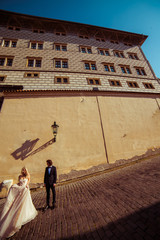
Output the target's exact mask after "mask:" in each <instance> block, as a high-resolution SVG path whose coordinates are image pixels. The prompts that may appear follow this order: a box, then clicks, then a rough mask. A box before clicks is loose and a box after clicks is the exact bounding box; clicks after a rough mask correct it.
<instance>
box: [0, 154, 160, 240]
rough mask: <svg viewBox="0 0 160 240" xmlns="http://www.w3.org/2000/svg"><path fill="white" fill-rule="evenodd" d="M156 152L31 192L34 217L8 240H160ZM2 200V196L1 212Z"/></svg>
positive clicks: (1, 201) (159, 171) (159, 159)
mask: <svg viewBox="0 0 160 240" xmlns="http://www.w3.org/2000/svg"><path fill="white" fill-rule="evenodd" d="M159 189H160V157H159V156H156V157H154V158H152V159H147V160H145V161H142V162H138V163H136V164H132V165H130V166H127V167H125V168H122V169H117V170H115V171H112V172H106V173H102V174H99V175H95V176H91V177H86V179H85V178H83V179H79V181H75V182H74V181H73V182H70V183H67V184H64V185H59V186H57V187H56V193H57V198H56V208H55V209H53V210H52V209H48V210H46V211H44V206H45V204H46V193H45V190H44V189H41V190H37V191H34V192H31V196H32V199H33V203H34V205H35V207H36V209H37V210H38V216H37V217H36V218H35V219H34V220H33V221H31V222H29V223H27V224H26V225H24V226H22V228H21V229H20V231H19V232H17V233H16V234H15V235H14V236H12V237H11V238H10V239H11V240H21V239H23V240H85V239H86V240H141V239H142V240H160V191H159ZM4 202H5V199H0V212H1V211H2V208H3V205H4Z"/></svg>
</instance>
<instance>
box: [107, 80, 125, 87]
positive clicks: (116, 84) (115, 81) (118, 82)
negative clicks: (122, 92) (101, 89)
mask: <svg viewBox="0 0 160 240" xmlns="http://www.w3.org/2000/svg"><path fill="white" fill-rule="evenodd" d="M108 81H109V84H110V85H111V86H115V87H122V85H121V82H120V81H118V80H108Z"/></svg>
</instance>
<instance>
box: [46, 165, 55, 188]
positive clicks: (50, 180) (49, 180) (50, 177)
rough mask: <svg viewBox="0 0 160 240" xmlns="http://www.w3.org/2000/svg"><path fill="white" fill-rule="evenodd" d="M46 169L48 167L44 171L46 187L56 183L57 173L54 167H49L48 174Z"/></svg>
mask: <svg viewBox="0 0 160 240" xmlns="http://www.w3.org/2000/svg"><path fill="white" fill-rule="evenodd" d="M48 168H49V167H46V170H45V174H44V183H45V184H46V185H52V184H54V183H56V181H57V171H56V167H54V166H51V171H50V174H49V171H48Z"/></svg>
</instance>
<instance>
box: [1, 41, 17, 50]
mask: <svg viewBox="0 0 160 240" xmlns="http://www.w3.org/2000/svg"><path fill="white" fill-rule="evenodd" d="M16 46H17V40H10V39H3V41H2V47H12V48H15V47H16Z"/></svg>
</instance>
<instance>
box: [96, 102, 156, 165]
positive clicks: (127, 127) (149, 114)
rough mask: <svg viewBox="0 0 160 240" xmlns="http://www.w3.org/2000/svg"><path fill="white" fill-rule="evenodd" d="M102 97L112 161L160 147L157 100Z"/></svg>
mask: <svg viewBox="0 0 160 240" xmlns="http://www.w3.org/2000/svg"><path fill="white" fill-rule="evenodd" d="M98 100H99V104H100V109H101V115H102V122H103V128H104V134H105V140H106V145H107V152H108V158H109V162H110V163H112V162H115V161H116V160H119V159H129V158H132V157H134V156H136V155H142V154H144V153H145V152H146V151H147V150H149V149H153V148H160V134H159V133H160V109H159V108H158V105H157V102H156V100H155V99H152V98H128V97H99V98H98ZM158 101H159V102H160V100H158Z"/></svg>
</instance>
